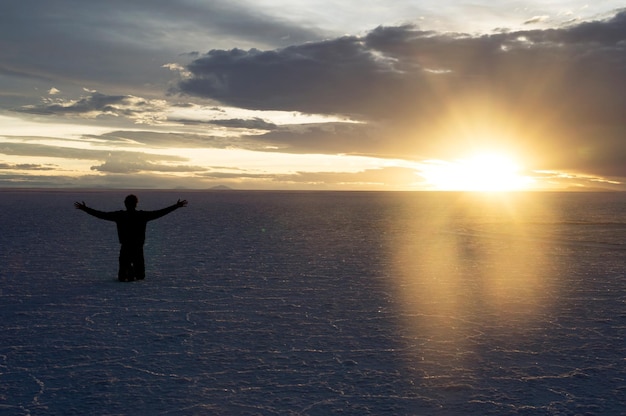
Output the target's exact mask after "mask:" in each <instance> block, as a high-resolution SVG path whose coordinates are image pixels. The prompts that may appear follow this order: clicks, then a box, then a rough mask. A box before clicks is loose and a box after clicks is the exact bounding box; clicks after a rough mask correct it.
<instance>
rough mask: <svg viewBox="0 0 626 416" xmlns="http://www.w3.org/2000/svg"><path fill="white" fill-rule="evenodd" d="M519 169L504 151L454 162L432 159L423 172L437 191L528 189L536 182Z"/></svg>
mask: <svg viewBox="0 0 626 416" xmlns="http://www.w3.org/2000/svg"><path fill="white" fill-rule="evenodd" d="M520 170H521V168H520V166H519V165H518V164H517V163H516V162H515V161H514V159H513V158H511V157H509V156H507V155H505V154H500V153H476V154H474V155H472V156H470V157H468V158H464V159H459V160H456V161H453V162H446V161H431V162H430V163H429V164H428V166H426V167H425V168H424V169H423V171H422V176H423V177H424V178H425V179H426V180H427V181H428V183H429V184H430V185H431V186H432V188H433V189H434V190H438V191H478V192H500V191H518V190H524V189H528V188H529V187H530V185H531V184H532V182H533V180H532V178H530V177H527V176H523V175H521V174H520Z"/></svg>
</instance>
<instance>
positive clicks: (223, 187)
mask: <svg viewBox="0 0 626 416" xmlns="http://www.w3.org/2000/svg"><path fill="white" fill-rule="evenodd" d="M232 189H233V188H231V187H230V186H226V185H217V186H213V187H211V188H209V190H211V191H231V190H232Z"/></svg>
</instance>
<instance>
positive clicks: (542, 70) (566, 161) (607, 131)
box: [179, 11, 626, 176]
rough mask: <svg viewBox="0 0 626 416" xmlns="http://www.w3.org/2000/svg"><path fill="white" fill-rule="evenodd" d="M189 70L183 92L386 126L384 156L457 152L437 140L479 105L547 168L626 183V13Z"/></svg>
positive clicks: (343, 44)
mask: <svg viewBox="0 0 626 416" xmlns="http://www.w3.org/2000/svg"><path fill="white" fill-rule="evenodd" d="M187 69H188V70H189V72H190V73H191V76H190V77H189V78H188V79H185V80H183V81H181V83H180V85H179V86H180V90H181V91H182V92H183V93H186V94H190V95H194V96H199V97H206V98H211V99H216V100H219V101H220V102H222V103H225V104H228V105H234V106H240V107H245V108H251V109H273V110H289V111H295V110H297V111H302V112H306V113H323V114H343V115H349V116H352V117H355V118H358V119H360V120H362V121H366V122H368V123H369V125H372V123H375V124H376V126H377V127H379V128H381V129H385V131H384V132H383V131H379V132H378V133H379V134H380V140H381V143H380V147H379V149H378V151H379V152H382V153H388V152H389V151H390V149H392V148H394V147H396V148H399V147H401V146H405V147H406V146H407V143H408V141H407V140H408V138H411V140H412V142H411V144H410V146H409V147H408V148H406V153H407V155H409V154H413V155H419V154H420V153H421V154H425V153H427V150H428V147H429V146H430V145H431V143H430V142H431V141H433V140H438V139H441V140H449V141H450V143H448V145H449V146H452V145H455V144H456V145H458V143H455V140H458V138H456V137H452V138H442V137H436V136H435V135H434V133H435V132H437V131H441V130H442V129H446V128H449V124H450V117H451V115H454V116H456V117H457V119H459V118H460V117H459V114H461V115H463V116H464V117H466V118H467V119H471V118H472V117H473V116H475V114H476V113H477V112H478V111H479V110H480V112H481V114H482V117H483V118H488V117H487V116H486V115H485V114H487V115H488V114H490V113H491V114H493V115H492V119H493V121H499V119H498V116H499V115H501V114H507V115H510V118H511V119H512V120H513V122H512V124H511V127H510V128H511V129H512V130H514V129H518V130H519V131H520V132H522V133H528V131H530V132H531V133H532V134H527V138H526V140H527V141H532V143H524V146H526V147H529V148H532V149H533V150H534V151H536V152H540V153H542V154H543V155H550V156H549V157H547V156H546V157H545V163H546V167H547V166H548V164H550V163H552V167H553V168H556V169H578V170H583V171H585V172H589V173H595V174H601V175H609V174H611V175H618V176H626V164H624V163H620V162H619V160H625V159H626V148H625V146H624V145H623V144H622V143H623V142H624V140H625V139H624V137H626V126H625V123H626V122H625V121H624V120H626V83H625V82H624V79H626V11H622V12H620V13H618V14H616V15H615V16H614V17H612V18H611V19H608V20H605V21H594V22H585V23H580V24H577V25H573V26H569V27H563V28H559V29H549V30H526V31H518V32H510V33H498V34H493V35H483V36H470V35H467V34H442V33H436V32H430V31H428V32H427V31H422V30H419V29H418V28H416V27H414V26H399V27H379V28H377V29H375V30H373V31H371V32H369V33H368V34H367V35H365V36H363V37H357V36H346V37H342V38H338V39H332V40H327V41H323V42H313V43H306V44H301V45H295V46H290V47H286V48H282V49H275V50H266V51H261V50H256V49H251V50H247V51H244V50H240V49H232V50H212V51H210V52H209V53H207V54H206V55H204V56H201V57H199V58H198V59H196V60H195V61H193V62H192V63H191V64H189V65H188V67H187ZM479 105H480V106H481V108H480V109H478V106H479ZM468 124H470V122H468ZM272 135H273V136H274V137H275V138H277V135H276V133H270V136H272ZM300 138H302V137H300ZM300 138H298V137H297V136H294V138H293V142H294V143H295V142H296V141H297V140H299V139H300ZM320 140H323V139H320ZM364 142H365V143H367V142H368V141H367V140H365V141H364ZM383 142H384V143H383ZM356 149H358V147H356V148H355V150H356Z"/></svg>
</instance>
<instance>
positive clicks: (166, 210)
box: [147, 199, 187, 221]
mask: <svg viewBox="0 0 626 416" xmlns="http://www.w3.org/2000/svg"><path fill="white" fill-rule="evenodd" d="M186 206H187V200H186V199H183V200H180V199H179V200H178V201H177V202H176V203H175V204H174V205H170V206H169V207H166V208H163V209H159V210H157V211H148V212H147V213H148V214H149V218H148V221H151V220H156V219H157V218H161V217H162V216H164V215H167V214H169V213H170V212H172V211H175V210H176V209H178V208H183V207H186Z"/></svg>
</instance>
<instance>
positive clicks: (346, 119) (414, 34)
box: [0, 0, 626, 191]
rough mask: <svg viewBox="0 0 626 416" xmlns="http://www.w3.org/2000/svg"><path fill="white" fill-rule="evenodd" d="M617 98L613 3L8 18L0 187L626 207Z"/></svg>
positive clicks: (619, 8)
mask: <svg viewBox="0 0 626 416" xmlns="http://www.w3.org/2000/svg"><path fill="white" fill-rule="evenodd" d="M337 3H340V4H337ZM624 80H626V8H624V6H623V4H620V2H618V1H611V0H607V1H603V0H597V1H594V2H589V3H586V2H582V1H578V0H574V1H565V0H550V1H539V0H536V1H531V0H517V1H501V2H493V1H491V0H474V1H471V0H467V1H452V0H437V1H434V0H420V1H414V0H394V1H388V0H386V1H364V0H346V1H342V2H336V1H326V0H306V1H294V0H289V1H287V0H254V1H252V0H213V1H209V0H124V1H121V0H109V1H106V2H102V1H92V0H4V1H3V2H2V5H0V187H5V188H6V187H34V188H40V187H44V188H45V187H52V188H134V189H136V188H159V189H175V188H188V189H208V188H212V187H215V186H228V187H231V188H234V189H285V190H294V189H301V190H403V191H404V190H409V191H410V190H480V191H499V190H505V191H509V190H598V189H603V190H626V163H624V161H625V160H626V82H625V81H624Z"/></svg>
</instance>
